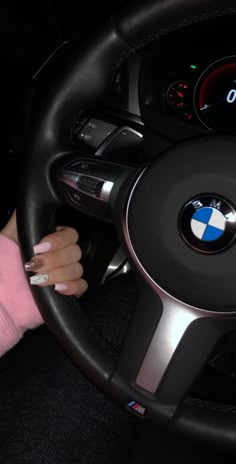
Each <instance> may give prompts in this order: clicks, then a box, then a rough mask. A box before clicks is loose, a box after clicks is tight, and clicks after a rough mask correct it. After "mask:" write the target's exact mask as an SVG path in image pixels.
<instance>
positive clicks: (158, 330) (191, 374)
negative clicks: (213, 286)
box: [113, 282, 236, 419]
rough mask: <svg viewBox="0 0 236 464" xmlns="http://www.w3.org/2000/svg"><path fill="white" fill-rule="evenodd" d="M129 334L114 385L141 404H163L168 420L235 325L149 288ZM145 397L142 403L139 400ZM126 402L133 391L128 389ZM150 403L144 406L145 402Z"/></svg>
mask: <svg viewBox="0 0 236 464" xmlns="http://www.w3.org/2000/svg"><path fill="white" fill-rule="evenodd" d="M139 292H140V297H139V300H138V303H137V306H136V311H135V314H134V317H133V319H132V323H131V326H130V328H129V331H128V333H127V336H126V339H125V342H124V345H123V350H122V353H121V357H120V360H119V363H118V366H117V372H116V374H115V375H114V379H113V381H114V383H115V384H116V382H117V383H118V384H120V382H121V379H125V384H126V385H129V388H131V389H133V392H132V395H133V396H132V397H133V398H136V399H137V398H138V399H140V401H141V402H142V404H147V409H148V405H149V404H150V401H152V402H156V405H157V406H156V407H157V408H158V407H160V405H162V409H163V406H164V405H165V409H164V410H165V414H167V417H168V419H169V418H170V417H171V416H172V415H173V414H174V412H175V410H176V408H177V407H178V406H179V404H180V402H181V401H182V399H183V398H184V396H185V395H186V393H187V392H188V391H189V389H190V387H191V385H192V383H193V382H194V380H195V379H196V377H197V376H198V375H199V373H200V371H201V369H202V368H203V367H204V366H205V364H206V362H207V360H208V358H209V357H210V355H211V353H212V351H213V349H214V347H215V345H216V343H217V341H218V340H219V339H220V338H221V337H222V336H223V335H224V333H226V332H227V331H229V330H230V328H232V324H234V325H235V326H236V321H235V319H233V321H232V318H230V317H225V316H224V315H223V314H216V313H214V312H210V311H204V310H201V309H197V308H193V307H190V306H188V305H185V304H183V303H181V302H179V301H177V300H175V299H174V298H172V297H170V296H169V295H166V294H165V293H164V292H163V291H161V290H160V289H157V288H152V287H150V286H149V285H147V284H146V283H143V282H142V283H141V282H140V285H139ZM140 393H141V394H142V400H141V398H140ZM125 394H126V397H127V400H128V398H130V397H131V391H130V390H129V389H128V388H126V389H125V388H124V395H125ZM144 398H145V399H146V403H145V400H144Z"/></svg>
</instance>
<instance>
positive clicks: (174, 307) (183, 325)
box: [123, 167, 236, 393]
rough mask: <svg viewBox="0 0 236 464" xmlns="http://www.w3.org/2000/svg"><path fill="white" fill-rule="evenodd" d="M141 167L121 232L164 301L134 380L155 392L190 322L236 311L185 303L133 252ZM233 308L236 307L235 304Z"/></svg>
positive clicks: (143, 272)
mask: <svg viewBox="0 0 236 464" xmlns="http://www.w3.org/2000/svg"><path fill="white" fill-rule="evenodd" d="M146 169H147V167H145V169H144V170H143V171H142V173H141V174H140V175H139V177H138V178H137V179H136V182H135V184H134V186H133V188H132V190H131V193H130V195H129V198H128V202H127V207H126V212H125V216H124V219H123V232H124V237H125V241H126V244H127V247H128V250H129V253H130V255H131V257H132V260H133V262H134V264H135V266H136V267H137V269H138V270H139V271H140V273H141V274H142V276H143V277H144V279H145V280H146V281H147V282H148V284H149V285H150V286H151V287H152V288H153V289H154V291H155V292H156V293H157V295H158V296H159V297H160V299H161V301H162V304H163V314H162V317H161V320H160V322H159V324H158V326H157V329H156V331H155V333H154V336H153V338H152V340H151V343H150V345H149V347H148V349H147V352H146V354H145V357H144V359H143V362H142V365H141V368H140V370H139V372H138V375H137V378H136V383H137V385H139V386H140V387H142V388H144V389H145V390H147V391H149V392H151V393H154V392H155V391H156V390H157V388H158V386H159V384H160V382H161V379H162V377H163V375H164V373H165V371H166V369H167V367H168V365H169V363H170V361H171V359H172V357H173V355H174V353H175V351H176V349H177V347H178V345H179V342H180V341H181V339H182V337H183V335H184V333H185V332H186V330H187V328H188V327H189V325H190V324H191V323H192V322H193V321H194V320H197V319H199V318H206V317H207V318H210V317H222V316H223V317H226V318H227V317H232V315H233V316H235V317H236V314H235V312H215V311H211V310H205V309H201V308H197V307H194V306H191V305H188V304H186V303H184V302H182V301H180V300H178V299H176V298H175V297H173V296H172V295H170V294H169V293H167V292H166V291H165V290H164V289H163V288H161V287H160V286H159V285H158V284H157V283H156V282H155V281H154V280H153V279H152V277H151V276H150V275H149V274H148V272H147V271H146V270H145V269H144V267H143V265H142V264H141V262H140V261H139V258H138V256H137V255H136V253H135V251H134V248H133V245H132V242H131V238H130V233H129V223H128V218H129V209H130V203H131V199H132V196H133V193H134V191H135V189H136V187H137V185H138V183H139V181H140V179H141V177H142V176H143V174H144V172H145V171H146ZM235 311H236V308H235Z"/></svg>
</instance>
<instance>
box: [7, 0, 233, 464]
mask: <svg viewBox="0 0 236 464" xmlns="http://www.w3.org/2000/svg"><path fill="white" fill-rule="evenodd" d="M0 8H1V9H2V10H1V11H2V15H1V17H2V27H1V33H2V40H1V60H2V73H1V88H2V132H1V133H2V170H1V172H2V182H1V197H2V210H1V211H2V214H1V217H0V221H1V227H3V226H4V225H5V224H6V222H7V220H8V219H9V217H10V216H11V214H12V212H13V211H14V209H15V208H16V209H17V215H18V232H19V240H20V246H21V249H22V255H23V259H25V260H26V259H29V257H30V254H31V250H32V247H33V245H34V243H36V242H37V241H38V240H39V239H40V238H41V237H42V236H44V235H46V233H49V232H50V231H53V230H54V229H55V225H61V224H63V225H70V226H72V227H75V228H76V229H77V230H78V232H79V244H80V246H81V248H82V264H83V267H84V276H85V278H86V280H87V281H88V286H89V290H88V292H87V293H86V295H85V296H83V297H82V298H81V299H79V300H78V301H77V302H76V304H77V306H78V310H76V311H75V299H73V298H68V297H62V296H61V295H55V292H53V289H51V288H49V289H48V288H44V289H41V288H34V289H33V295H34V297H35V299H36V302H37V304H38V306H39V309H40V311H41V313H42V315H43V318H44V320H45V327H40V328H39V329H36V330H33V331H29V332H27V333H26V335H25V337H24V339H23V340H22V341H21V342H20V343H19V344H18V345H17V346H16V347H14V348H13V349H12V350H11V351H10V352H9V353H7V354H6V355H5V356H4V357H3V358H2V359H0V378H1V386H0V392H1V397H2V406H1V407H0V411H1V415H2V417H7V416H9V417H11V421H10V422H9V426H7V427H5V426H4V423H6V418H5V419H4V420H3V425H2V426H1V424H0V432H1V433H2V434H3V435H2V436H3V437H7V438H4V440H8V441H9V443H11V439H12V440H14V439H15V440H16V438H14V436H15V437H16V435H14V433H15V432H14V433H13V429H14V430H15V429H16V428H17V427H20V426H21V424H20V418H21V413H20V408H21V405H22V404H23V403H25V402H27V401H28V400H27V398H29V397H30V398H31V399H30V400H29V403H28V407H29V408H32V409H35V411H36V410H37V408H40V401H41V399H42V398H43V397H45V396H46V395H47V393H46V388H47V379H48V382H49V383H50V382H51V381H53V380H52V379H53V376H55V379H57V385H58V392H59V393H60V382H61V385H63V382H64V377H66V375H67V376H68V382H69V381H71V385H72V384H73V391H74V390H75V389H76V382H77V380H76V377H73V379H71V380H70V377H69V367H68V366H69V365H70V363H73V365H74V366H75V370H76V371H78V372H79V373H80V374H78V375H81V378H84V379H86V380H81V378H80V381H81V382H88V383H89V384H90V385H91V388H92V389H94V390H93V391H94V395H95V396H96V401H97V403H98V404H100V405H101V404H103V403H102V401H107V402H108V403H106V405H107V406H106V407H104V408H103V412H102V413H101V414H100V412H99V413H94V412H93V414H94V415H93V420H94V424H95V423H96V427H98V428H99V427H100V430H102V439H101V441H100V443H99V433H97V429H95V428H94V430H93V434H92V432H91V436H90V435H89V434H88V435H86V436H84V438H83V439H84V442H83V445H81V444H80V446H81V447H82V446H84V447H85V448H86V449H87V448H89V446H90V445H88V442H89V441H90V440H94V441H96V433H97V437H98V438H97V441H98V443H97V444H96V446H97V448H96V454H95V455H94V453H95V452H94V451H93V455H91V456H90V455H88V456H89V457H88V456H87V459H88V460H85V458H86V456H85V454H83V458H81V459H80V458H79V457H78V456H77V454H76V452H74V453H75V454H73V452H72V451H71V450H70V453H71V454H68V455H66V454H65V455H64V454H63V453H62V454H60V455H59V454H58V456H57V455H56V458H55V457H54V460H51V461H50V457H49V456H50V454H47V452H48V453H49V451H48V449H49V448H50V440H49V437H47V445H45V456H44V459H45V460H43V459H42V462H45V463H47V464H49V462H50V463H51V462H52V463H53V464H54V463H58V464H62V463H63V464H64V463H65V464H70V463H75V462H81V463H82V464H83V463H85V464H86V463H87V462H90V463H91V464H92V463H97V464H100V462H103V463H104V464H106V463H109V462H110V463H111V464H116V462H122V463H127V464H139V463H144V462H150V463H152V462H153V463H154V462H159V463H161V464H162V463H169V462H171V460H172V459H177V461H178V460H181V461H182V462H186V463H189V462H192V463H195V462H196V463H197V462H199V460H201V462H207V463H211V462H212V463H213V462H215V460H216V459H219V460H220V462H227V463H228V462H233V459H234V458H235V452H236V432H235V430H236V427H235V425H236V420H235V417H236V416H235V413H236V394H235V391H236V389H235V387H236V383H235V382H236V380H235V379H236V349H235V346H236V310H235V308H236V285H235V281H234V276H235V275H236V272H235V271H236V269H235V263H236V259H235V258H236V256H234V255H235V254H236V244H235V238H236V227H235V224H236V176H235V174H234V173H235V167H236V166H235V163H236V158H235V153H236V139H235V132H236V45H235V37H234V32H235V29H234V28H235V22H236V16H235V14H236V7H235V4H234V2H233V1H232V0H224V1H223V0H214V1H213V0H191V1H186V0H148V1H144V0H140V1H136V2H134V1H128V2H124V1H117V0H116V1H114V0H113V1H112V2H110V3H109V5H107V4H105V2H100V3H99V4H94V5H92V6H91V5H86V4H84V3H82V2H80V1H75V0H68V2H66V4H65V3H64V2H61V1H57V2H55V1H54V0H50V1H45V0H42V1H41V2H40V3H37V4H32V2H31V3H30V2H28V1H26V0H23V1H22V2H21V3H20V4H19V3H17V2H16V1H15V0H11V1H8V2H2V3H1V7H0ZM6 179H7V181H6ZM122 286H124V287H125V288H126V294H125V295H126V296H124V298H123V297H122V288H124V287H122ZM134 294H135V295H136V294H138V296H134ZM105 300H106V301H107V302H110V303H109V305H110V306H109V305H108V304H107V306H108V308H110V309H111V311H110V312H109V311H107V310H106V311H105V309H104V301H105ZM131 300H132V304H130V305H129V301H131ZM113 304H114V308H113ZM128 306H129V307H128ZM55 350H58V352H60V353H61V354H60V355H56V358H55V360H54V359H53V353H54V351H55ZM60 356H63V362H64V363H65V365H66V366H67V369H68V371H67V370H65V374H64V373H63V369H61V372H60V362H61V358H60ZM52 364H53V366H54V368H51V366H52ZM66 372H67V374H66ZM42 373H43V374H42ZM43 375H44V377H43ZM57 376H58V377H57ZM45 379H46V380H45ZM55 388H56V387H55ZM61 388H62V387H61ZM78 388H79V387H78ZM55 395H56V393H55ZM81 398H82V397H81ZM101 398H103V399H101ZM51 401H52V399H51V397H50V402H51ZM58 401H62V397H61V399H60V400H58ZM77 401H78V400H77V399H76V403H74V402H73V400H72V395H71V397H67V398H66V401H65V402H64V398H63V401H62V402H63V406H62V410H63V414H64V415H67V418H72V419H71V420H76V419H75V417H76V418H78V416H79V415H80V414H81V419H80V420H81V422H82V420H84V421H85V422H84V423H85V428H86V420H87V419H86V417H87V416H88V414H89V413H88V412H87V411H83V412H81V411H80V410H78V409H76V408H77ZM0 402H1V400H0ZM34 402H35V403H34ZM50 402H49V404H51V403H50ZM81 402H82V403H83V399H81ZM104 404H105V403H104ZM109 407H110V408H114V409H113V410H112V411H113V413H114V415H115V416H116V418H117V422H116V424H115V425H114V427H117V428H116V429H115V435H114V437H113V438H110V447H111V449H113V452H114V454H113V455H112V454H107V456H106V452H107V453H108V451H107V450H106V446H105V442H106V440H108V439H107V437H109V435H108V430H109V427H110V423H112V420H111V419H110V416H109V414H110V413H109ZM100 409H101V408H100ZM10 411H12V412H10ZM98 411H99V406H98ZM49 412H50V408H49V410H48V414H49ZM4 414H5V416H4ZM90 414H92V413H90ZM95 416H96V419H95ZM101 416H102V417H103V420H102V421H101ZM27 417H28V416H27V415H26V416H24V421H25V424H26V423H27ZM45 417H46V416H45ZM18 418H19V419H18ZM99 420H100V421H101V422H100V423H99ZM109 420H110V422H109ZM4 421H5V422H4ZM96 421H98V422H96ZM106 421H107V422H106ZM28 422H29V424H27V425H25V427H26V428H27V427H28V428H27V430H29V429H31V428H35V429H38V433H41V434H42V436H43V435H44V434H45V436H47V435H48V434H47V419H45V420H44V421H43V418H41V419H40V421H39V422H40V426H39V425H38V423H37V421H36V420H35V422H34V421H31V420H29V419H28ZM13 424H14V425H13ZM56 424H57V422H55V430H54V434H55V436H54V435H53V436H52V437H51V436H50V439H51V440H52V441H53V440H54V438H55V437H56V436H59V435H60V445H61V446H62V447H63V440H64V438H63V433H65V434H66V431H65V428H64V427H66V425H65V426H63V425H60V427H61V428H63V430H64V432H63V433H62V432H60V433H59V431H58V429H57V427H59V426H58V425H56ZM65 424H66V422H65ZM99 424H100V425H99ZM102 424H103V425H102ZM104 424H105V425H104ZM107 424H108V425H107ZM4 427H5V430H3V429H4ZM106 427H107V428H106ZM69 433H70V431H69V430H68V435H69ZM73 433H74V432H73ZM73 433H72V435H71V437H72V438H73V445H72V441H71V442H70V447H71V449H72V447H73V446H74V448H76V439H75V437H74V435H73ZM4 434H5V435H4ZM58 434H59V435H58ZM11 437H13V438H11ZM27 437H28V435H27V434H25V441H26V442H27V440H28V438H27ZM72 438H71V440H72ZM45 440H46V439H45ZM118 442H119V443H120V445H119V446H120V447H119V449H118V448H117V446H118V445H117V443H118ZM45 443H46V441H45ZM36 446H37V444H36ZM66 446H67V445H66V443H65V445H64V447H65V448H66ZM47 447H48V448H47ZM0 448H1V445H0ZM103 448H104V449H103ZM91 449H92V447H91ZM94 449H95V448H94ZM110 452H111V451H109V453H110ZM91 453H92V451H91ZM0 454H1V450H0ZM9 456H10V455H9ZM9 456H8V455H7V454H6V455H4V456H2V459H3V461H2V462H3V463H4V464H10V463H11V462H12V461H11V460H10V459H11V458H10V457H9ZM68 456H70V460H68V459H69V458H68ZM18 459H19V462H22V463H23V462H29V463H32V464H34V462H36V461H34V460H33V458H32V456H31V455H30V454H28V455H27V456H26V457H23V458H21V460H20V456H18ZM22 459H23V460H22ZM83 459H84V460H83ZM99 459H101V460H99ZM17 462H18V461H17Z"/></svg>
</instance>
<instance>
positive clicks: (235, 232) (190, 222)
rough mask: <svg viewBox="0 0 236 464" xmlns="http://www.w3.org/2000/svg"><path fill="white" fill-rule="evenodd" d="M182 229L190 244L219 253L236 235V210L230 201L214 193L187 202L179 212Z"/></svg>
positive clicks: (184, 237) (185, 238)
mask: <svg viewBox="0 0 236 464" xmlns="http://www.w3.org/2000/svg"><path fill="white" fill-rule="evenodd" d="M179 227H180V233H181V236H182V238H183V239H184V240H185V242H187V244H188V245H189V246H190V247H191V248H194V249H195V250H197V251H199V252H201V253H217V252H220V251H223V250H224V249H225V248H227V247H228V246H230V245H231V244H232V243H233V241H234V239H235V236H236V213H235V210H234V208H233V206H232V205H230V203H229V202H228V201H227V200H225V199H223V198H221V197H219V196H213V195H209V194H208V195H201V196H199V197H197V198H194V199H193V200H191V201H190V202H188V203H187V204H186V205H185V206H184V208H183V209H182V211H181V213H180V221H179Z"/></svg>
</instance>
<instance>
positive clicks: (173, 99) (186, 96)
mask: <svg viewBox="0 0 236 464" xmlns="http://www.w3.org/2000/svg"><path fill="white" fill-rule="evenodd" d="M166 97H167V101H168V104H169V105H170V106H171V107H172V108H174V109H176V110H183V109H185V108H187V107H188V106H190V105H191V90H190V84H189V83H188V82H184V81H176V82H173V84H171V85H170V87H169V88H168V90H167V94H166Z"/></svg>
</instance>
